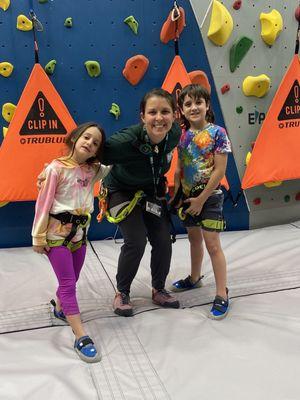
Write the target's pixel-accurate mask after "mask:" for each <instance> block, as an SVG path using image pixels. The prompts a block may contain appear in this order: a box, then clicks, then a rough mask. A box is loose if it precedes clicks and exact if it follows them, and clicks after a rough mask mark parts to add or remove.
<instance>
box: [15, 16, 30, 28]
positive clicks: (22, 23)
mask: <svg viewBox="0 0 300 400" xmlns="http://www.w3.org/2000/svg"><path fill="white" fill-rule="evenodd" d="M17 29H19V30H20V31H31V30H32V22H31V21H30V19H28V18H27V17H26V16H25V15H22V14H21V15H18V18H17Z"/></svg>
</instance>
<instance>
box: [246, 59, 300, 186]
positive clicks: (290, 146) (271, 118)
mask: <svg viewBox="0 0 300 400" xmlns="http://www.w3.org/2000/svg"><path fill="white" fill-rule="evenodd" d="M299 83H300V61H299V56H298V55H297V54H296V55H295V56H294V58H293V60H292V62H291V65H290V66H289V68H288V70H287V72H286V74H285V76H284V77H283V79H282V82H281V84H280V85H279V88H278V89H277V92H276V94H275V96H274V99H273V102H272V104H271V106H270V108H269V111H268V113H267V115H266V119H265V120H264V122H263V125H262V127H261V130H260V132H259V135H258V137H257V139H256V142H255V146H254V149H253V152H252V155H251V158H250V161H249V164H248V166H247V169H246V172H245V175H244V178H243V181H242V188H243V189H248V188H250V187H253V186H257V185H261V184H263V183H266V182H273V181H284V180H290V179H299V178H300V157H299V154H300V86H299Z"/></svg>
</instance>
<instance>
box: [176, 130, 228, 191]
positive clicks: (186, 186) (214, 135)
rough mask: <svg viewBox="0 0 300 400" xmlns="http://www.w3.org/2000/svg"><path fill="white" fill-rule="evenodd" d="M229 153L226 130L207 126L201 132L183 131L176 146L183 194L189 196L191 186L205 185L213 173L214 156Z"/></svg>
mask: <svg viewBox="0 0 300 400" xmlns="http://www.w3.org/2000/svg"><path fill="white" fill-rule="evenodd" d="M230 152H231V145H230V141H229V139H228V136H227V133H226V130H225V129H224V128H222V127H220V126H218V125H214V124H208V125H206V126H205V128H204V129H203V130H197V131H196V130H195V131H191V130H186V131H184V132H183V133H182V135H181V137H180V141H179V144H178V156H179V159H180V161H181V166H182V171H181V184H182V189H183V192H184V193H185V194H186V195H189V192H190V190H191V189H192V187H193V186H195V185H197V184H200V183H207V182H208V181H209V178H210V176H211V173H212V171H213V167H214V155H215V154H222V153H230Z"/></svg>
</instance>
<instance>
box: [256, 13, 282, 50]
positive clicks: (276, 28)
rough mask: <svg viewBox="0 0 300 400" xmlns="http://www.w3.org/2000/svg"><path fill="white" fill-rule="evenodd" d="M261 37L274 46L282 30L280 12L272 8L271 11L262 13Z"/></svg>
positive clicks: (260, 17)
mask: <svg viewBox="0 0 300 400" xmlns="http://www.w3.org/2000/svg"><path fill="white" fill-rule="evenodd" d="M259 19H260V23H261V33H260V34H261V37H262V39H263V41H264V42H265V43H267V44H268V45H269V46H272V45H273V44H274V42H275V40H276V39H277V37H278V36H279V34H280V32H281V31H282V26H283V21H282V16H281V14H280V12H278V11H277V10H272V11H271V12H269V13H261V14H260V16H259Z"/></svg>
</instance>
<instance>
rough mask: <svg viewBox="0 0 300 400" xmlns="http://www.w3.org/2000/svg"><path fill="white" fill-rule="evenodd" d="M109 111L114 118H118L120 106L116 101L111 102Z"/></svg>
mask: <svg viewBox="0 0 300 400" xmlns="http://www.w3.org/2000/svg"><path fill="white" fill-rule="evenodd" d="M109 112H110V113H111V114H112V115H114V117H115V119H119V116H120V115H121V110H120V106H119V105H118V104H117V103H111V108H110V110H109Z"/></svg>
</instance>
